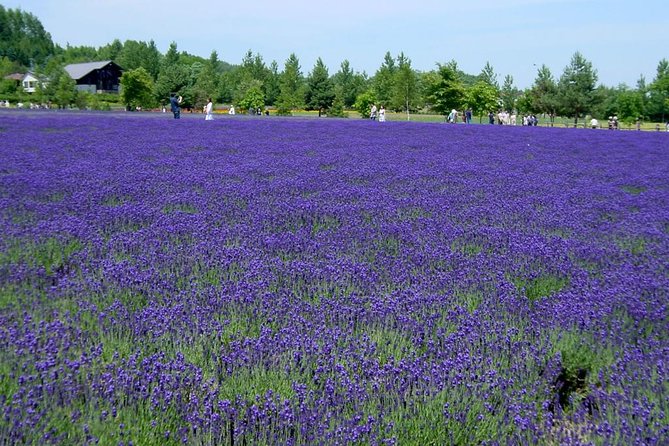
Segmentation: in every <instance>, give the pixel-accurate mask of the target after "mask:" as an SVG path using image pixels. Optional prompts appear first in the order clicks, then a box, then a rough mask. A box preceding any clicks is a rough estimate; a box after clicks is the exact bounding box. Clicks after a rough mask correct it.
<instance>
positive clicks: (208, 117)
mask: <svg viewBox="0 0 669 446" xmlns="http://www.w3.org/2000/svg"><path fill="white" fill-rule="evenodd" d="M213 112H214V103H213V102H211V98H209V99H207V105H206V106H205V107H204V113H205V115H204V120H205V121H212V120H213V119H214V115H213Z"/></svg>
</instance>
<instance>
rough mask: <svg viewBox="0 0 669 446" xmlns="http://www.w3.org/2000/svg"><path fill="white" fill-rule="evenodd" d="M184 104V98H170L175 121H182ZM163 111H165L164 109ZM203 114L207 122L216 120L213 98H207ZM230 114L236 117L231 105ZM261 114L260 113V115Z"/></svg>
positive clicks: (176, 96)
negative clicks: (182, 105)
mask: <svg viewBox="0 0 669 446" xmlns="http://www.w3.org/2000/svg"><path fill="white" fill-rule="evenodd" d="M182 102H183V97H181V96H178V95H176V94H172V95H171V96H170V110H171V111H172V113H173V114H174V119H181V103H182ZM163 111H165V110H164V109H163ZM202 112H203V113H204V119H205V121H212V120H213V119H214V102H213V101H212V100H211V98H207V104H206V105H205V106H204V107H203V108H202ZM228 114H230V115H234V114H235V106H234V105H231V106H230V109H229V110H228ZM258 114H260V113H258Z"/></svg>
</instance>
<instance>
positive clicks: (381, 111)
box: [379, 105, 386, 122]
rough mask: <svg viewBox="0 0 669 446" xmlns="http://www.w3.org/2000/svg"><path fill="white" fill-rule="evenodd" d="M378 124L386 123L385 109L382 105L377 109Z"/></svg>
mask: <svg viewBox="0 0 669 446" xmlns="http://www.w3.org/2000/svg"><path fill="white" fill-rule="evenodd" d="M379 122H386V109H385V107H384V106H383V105H382V106H381V108H380V109H379Z"/></svg>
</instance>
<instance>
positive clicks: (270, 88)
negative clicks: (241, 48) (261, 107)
mask: <svg viewBox="0 0 669 446" xmlns="http://www.w3.org/2000/svg"><path fill="white" fill-rule="evenodd" d="M263 87H264V90H265V101H266V103H267V104H268V105H275V104H276V101H277V99H278V98H279V94H280V93H281V75H280V73H279V64H277V63H276V61H275V60H273V61H272V63H271V64H269V70H268V72H267V78H266V79H265V83H264V84H263Z"/></svg>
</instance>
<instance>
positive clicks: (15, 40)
mask: <svg viewBox="0 0 669 446" xmlns="http://www.w3.org/2000/svg"><path fill="white" fill-rule="evenodd" d="M54 51H55V47H54V44H53V42H52V41H51V35H50V34H49V33H48V32H46V31H45V30H44V27H43V26H42V23H41V22H40V21H39V19H38V18H37V17H35V16H34V15H32V14H31V13H29V12H24V11H21V9H11V8H9V9H5V7H4V6H2V5H0V58H3V57H7V58H9V59H10V60H12V61H16V62H18V63H20V64H21V65H23V66H26V67H31V66H34V65H41V64H43V63H44V62H46V60H47V59H48V58H49V57H50V56H51V55H52V54H53V53H54Z"/></svg>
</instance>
